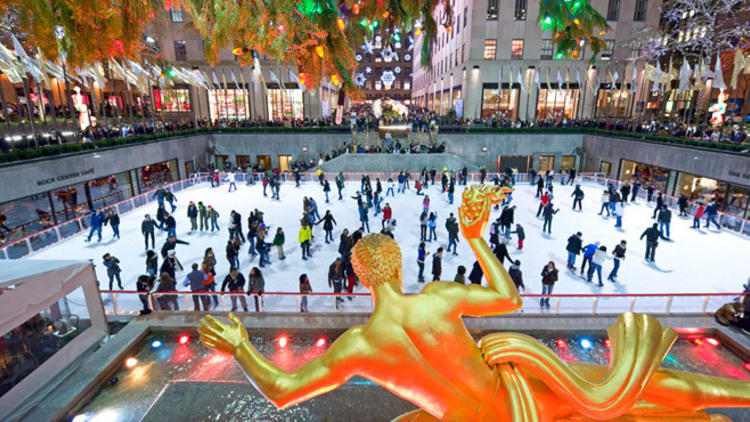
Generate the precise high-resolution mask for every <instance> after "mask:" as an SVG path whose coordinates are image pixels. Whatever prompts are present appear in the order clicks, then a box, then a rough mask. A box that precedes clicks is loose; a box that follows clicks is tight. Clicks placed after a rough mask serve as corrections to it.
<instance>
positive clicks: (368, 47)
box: [362, 38, 375, 54]
mask: <svg viewBox="0 0 750 422" xmlns="http://www.w3.org/2000/svg"><path fill="white" fill-rule="evenodd" d="M362 49H363V50H365V53H367V54H372V53H373V51H375V43H374V42H372V41H370V40H368V39H367V38H365V44H364V45H363V46H362Z"/></svg>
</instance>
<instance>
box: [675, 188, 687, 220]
mask: <svg viewBox="0 0 750 422" xmlns="http://www.w3.org/2000/svg"><path fill="white" fill-rule="evenodd" d="M677 206H678V207H679V209H680V214H679V215H680V217H686V216H687V215H688V213H687V208H688V200H687V196H685V194H684V193H681V194H680V198H679V199H677Z"/></svg>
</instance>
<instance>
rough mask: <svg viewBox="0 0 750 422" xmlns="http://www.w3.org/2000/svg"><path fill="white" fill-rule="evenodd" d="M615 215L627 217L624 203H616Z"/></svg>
mask: <svg viewBox="0 0 750 422" xmlns="http://www.w3.org/2000/svg"><path fill="white" fill-rule="evenodd" d="M614 214H615V216H617V217H622V216H624V215H625V207H624V206H623V205H622V202H617V203H615V210H614Z"/></svg>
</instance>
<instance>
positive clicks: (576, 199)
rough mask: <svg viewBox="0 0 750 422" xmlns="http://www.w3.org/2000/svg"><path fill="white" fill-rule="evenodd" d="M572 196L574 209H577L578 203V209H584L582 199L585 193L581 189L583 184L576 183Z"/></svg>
mask: <svg viewBox="0 0 750 422" xmlns="http://www.w3.org/2000/svg"><path fill="white" fill-rule="evenodd" d="M570 196H572V197H573V209H576V204H578V210H579V211H583V205H582V201H583V197H584V196H585V195H584V193H583V190H582V189H581V185H576V188H575V190H574V191H573V193H572V194H571V195H570Z"/></svg>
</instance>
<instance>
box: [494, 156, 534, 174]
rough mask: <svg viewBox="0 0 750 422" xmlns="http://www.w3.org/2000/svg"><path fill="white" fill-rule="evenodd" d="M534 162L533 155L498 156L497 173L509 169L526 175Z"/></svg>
mask: <svg viewBox="0 0 750 422" xmlns="http://www.w3.org/2000/svg"><path fill="white" fill-rule="evenodd" d="M533 162H534V156H533V155H498V156H497V171H503V170H505V169H506V168H509V169H516V170H518V172H519V173H526V172H527V171H529V167H530V166H531V163H533Z"/></svg>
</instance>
